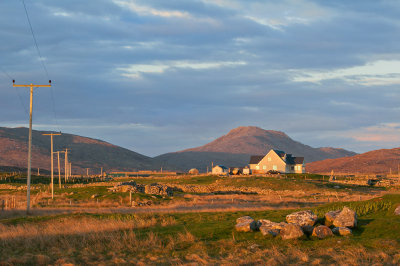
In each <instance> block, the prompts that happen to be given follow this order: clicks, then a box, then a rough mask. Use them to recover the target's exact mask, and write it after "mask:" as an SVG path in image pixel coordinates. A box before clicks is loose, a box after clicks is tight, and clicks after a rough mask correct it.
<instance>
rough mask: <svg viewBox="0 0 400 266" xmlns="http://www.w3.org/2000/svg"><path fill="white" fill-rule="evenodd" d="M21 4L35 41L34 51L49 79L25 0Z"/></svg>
mask: <svg viewBox="0 0 400 266" xmlns="http://www.w3.org/2000/svg"><path fill="white" fill-rule="evenodd" d="M22 4H23V5H24V9H25V14H26V19H27V20H28V24H29V28H30V29H31V33H32V38H33V42H34V43H35V46H36V51H37V53H38V55H39V58H40V62H41V63H42V66H43V69H44V72H46V76H47V79H49V80H50V77H49V72H48V71H47V68H46V65H45V64H44V60H43V57H42V54H41V53H40V49H39V45H38V43H37V40H36V36H35V33H34V31H33V27H32V23H31V20H30V18H29V14H28V10H27V9H26V5H25V0H22Z"/></svg>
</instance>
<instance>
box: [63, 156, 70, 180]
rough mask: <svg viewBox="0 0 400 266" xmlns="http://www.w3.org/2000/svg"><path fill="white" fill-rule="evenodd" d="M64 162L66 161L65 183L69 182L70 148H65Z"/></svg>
mask: <svg viewBox="0 0 400 266" xmlns="http://www.w3.org/2000/svg"><path fill="white" fill-rule="evenodd" d="M64 163H65V166H64V175H65V184H67V178H68V169H69V164H68V149H65V160H64Z"/></svg>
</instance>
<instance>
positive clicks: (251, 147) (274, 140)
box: [154, 126, 356, 171]
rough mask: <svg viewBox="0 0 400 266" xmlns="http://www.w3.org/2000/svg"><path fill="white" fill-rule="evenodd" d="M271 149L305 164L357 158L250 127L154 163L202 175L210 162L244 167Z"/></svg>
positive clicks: (161, 157) (346, 153) (272, 131)
mask: <svg viewBox="0 0 400 266" xmlns="http://www.w3.org/2000/svg"><path fill="white" fill-rule="evenodd" d="M271 149H278V150H283V151H285V152H287V153H291V154H293V155H294V156H301V157H305V161H306V162H312V161H317V160H322V159H327V158H339V157H344V156H353V155H355V154H356V153H354V152H351V151H346V150H344V149H335V148H313V147H310V146H308V145H304V144H302V143H300V142H298V141H294V140H293V139H291V138H290V137H289V136H288V135H286V134H285V133H283V132H280V131H274V130H264V129H262V128H259V127H254V126H250V127H238V128H235V129H233V130H231V131H230V132H229V133H228V134H226V135H224V136H222V137H220V138H217V139H216V140H214V141H212V142H210V143H208V144H205V145H204V146H201V147H197V148H192V149H187V150H183V151H179V152H174V153H166V154H162V155H160V156H157V157H155V158H154V159H155V160H156V161H157V162H158V163H159V164H160V165H164V166H168V167H172V168H175V169H181V170H188V169H190V168H193V167H195V168H198V169H201V170H202V171H205V170H206V167H207V166H210V164H211V162H214V163H215V164H224V165H225V166H228V167H229V166H245V165H247V164H248V163H249V160H250V156H251V155H262V154H267V153H268V152H269V151H270V150H271Z"/></svg>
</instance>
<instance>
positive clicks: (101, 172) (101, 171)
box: [100, 167, 103, 177]
mask: <svg viewBox="0 0 400 266" xmlns="http://www.w3.org/2000/svg"><path fill="white" fill-rule="evenodd" d="M100 176H101V177H103V167H101V170H100Z"/></svg>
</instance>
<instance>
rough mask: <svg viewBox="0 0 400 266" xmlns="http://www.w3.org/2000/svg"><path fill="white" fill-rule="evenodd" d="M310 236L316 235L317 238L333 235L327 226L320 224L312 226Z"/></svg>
mask: <svg viewBox="0 0 400 266" xmlns="http://www.w3.org/2000/svg"><path fill="white" fill-rule="evenodd" d="M312 236H315V237H318V238H319V239H324V238H327V237H331V236H333V233H332V230H331V229H330V228H329V227H328V226H325V225H320V226H317V227H315V228H314V230H313V232H312Z"/></svg>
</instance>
